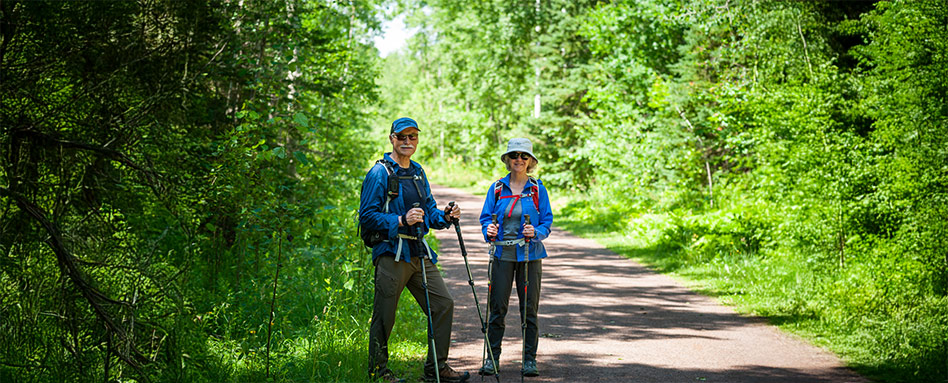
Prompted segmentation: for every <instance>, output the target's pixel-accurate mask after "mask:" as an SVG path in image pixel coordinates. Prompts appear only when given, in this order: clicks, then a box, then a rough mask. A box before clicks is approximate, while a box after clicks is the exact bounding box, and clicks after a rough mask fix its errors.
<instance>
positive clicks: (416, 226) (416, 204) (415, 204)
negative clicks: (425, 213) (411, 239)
mask: <svg viewBox="0 0 948 383" xmlns="http://www.w3.org/2000/svg"><path fill="white" fill-rule="evenodd" d="M411 207H412V209H414V208H417V207H421V203H420V202H415V203H413V204H411ZM406 223H407V222H406ZM420 223H421V222H418V223H416V224H415V225H414V226H415V234H416V235H417V238H418V241H419V242H421V225H420Z"/></svg>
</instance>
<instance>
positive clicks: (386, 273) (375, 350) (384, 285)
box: [369, 256, 454, 375]
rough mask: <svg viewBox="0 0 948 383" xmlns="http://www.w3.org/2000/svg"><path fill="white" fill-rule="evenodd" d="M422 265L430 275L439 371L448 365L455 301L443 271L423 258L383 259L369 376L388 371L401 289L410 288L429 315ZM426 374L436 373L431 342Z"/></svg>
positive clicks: (377, 269)
mask: <svg viewBox="0 0 948 383" xmlns="http://www.w3.org/2000/svg"><path fill="white" fill-rule="evenodd" d="M422 262H424V263H425V272H426V273H427V276H428V296H429V297H430V300H431V321H432V325H433V326H434V340H435V346H436V347H435V348H436V349H437V351H438V367H439V370H440V369H441V368H443V367H444V365H445V363H447V360H448V348H449V347H450V345H451V323H452V322H453V320H454V298H453V297H451V293H450V292H448V288H447V286H445V284H444V279H442V277H441V271H439V270H438V268H437V267H436V266H435V265H434V264H433V263H431V261H429V260H422V259H421V257H414V256H413V257H412V258H411V262H410V263H409V262H404V261H402V262H395V258H394V257H391V256H380V257H378V258H377V259H376V265H375V304H374V306H373V308H372V322H371V325H370V327H369V374H370V375H372V374H379V373H382V372H384V371H385V370H386V369H387V368H388V367H387V365H388V338H389V336H391V335H392V327H393V326H394V325H395V313H396V311H398V299H399V297H400V296H401V294H402V290H404V289H405V288H406V287H407V288H408V291H409V292H410V293H411V295H412V296H413V297H414V298H415V301H416V302H418V305H419V306H421V310H422V311H423V312H424V313H425V315H427V314H428V309H427V307H426V306H425V290H424V289H423V288H422V276H421V263H422ZM412 325H415V324H412ZM417 326H425V327H426V328H427V327H428V323H427V322H425V323H418V324H417ZM429 335H430V334H429ZM425 371H426V372H430V373H431V374H434V362H433V361H432V356H431V342H430V341H428V358H427V360H426V361H425Z"/></svg>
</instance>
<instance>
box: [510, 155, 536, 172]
mask: <svg viewBox="0 0 948 383" xmlns="http://www.w3.org/2000/svg"><path fill="white" fill-rule="evenodd" d="M532 160H533V158H532V157H530V155H529V154H527V153H522V152H510V153H509V154H507V164H508V166H509V167H510V171H511V172H512V173H526V172H527V167H528V166H530V161H532Z"/></svg>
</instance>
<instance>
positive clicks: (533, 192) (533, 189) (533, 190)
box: [494, 177, 540, 217]
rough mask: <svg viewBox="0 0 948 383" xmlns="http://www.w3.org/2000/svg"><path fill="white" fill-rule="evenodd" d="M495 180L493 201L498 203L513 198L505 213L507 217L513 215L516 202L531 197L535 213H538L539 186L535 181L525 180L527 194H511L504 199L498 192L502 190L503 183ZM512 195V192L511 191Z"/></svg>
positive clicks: (533, 179)
mask: <svg viewBox="0 0 948 383" xmlns="http://www.w3.org/2000/svg"><path fill="white" fill-rule="evenodd" d="M500 181H501V180H497V182H494V201H500V200H502V199H507V198H514V201H513V202H511V203H510V212H509V213H507V216H508V217H509V216H510V215H511V214H513V209H514V205H516V204H517V201H518V200H520V198H523V197H531V199H533V206H534V207H536V208H537V211H540V185H539V183H538V182H537V180H536V179H535V178H533V177H529V178H527V183H528V184H530V193H529V194H511V195H508V196H506V197H501V196H500V192H501V191H503V189H504V183H503V182H500ZM511 193H513V190H511Z"/></svg>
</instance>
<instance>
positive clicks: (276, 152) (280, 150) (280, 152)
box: [273, 146, 286, 158]
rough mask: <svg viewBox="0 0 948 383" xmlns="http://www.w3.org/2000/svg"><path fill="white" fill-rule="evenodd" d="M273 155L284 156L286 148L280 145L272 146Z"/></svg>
mask: <svg viewBox="0 0 948 383" xmlns="http://www.w3.org/2000/svg"><path fill="white" fill-rule="evenodd" d="M273 155H275V156H277V157H280V158H286V149H283V147H282V146H277V147H275V148H273Z"/></svg>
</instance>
